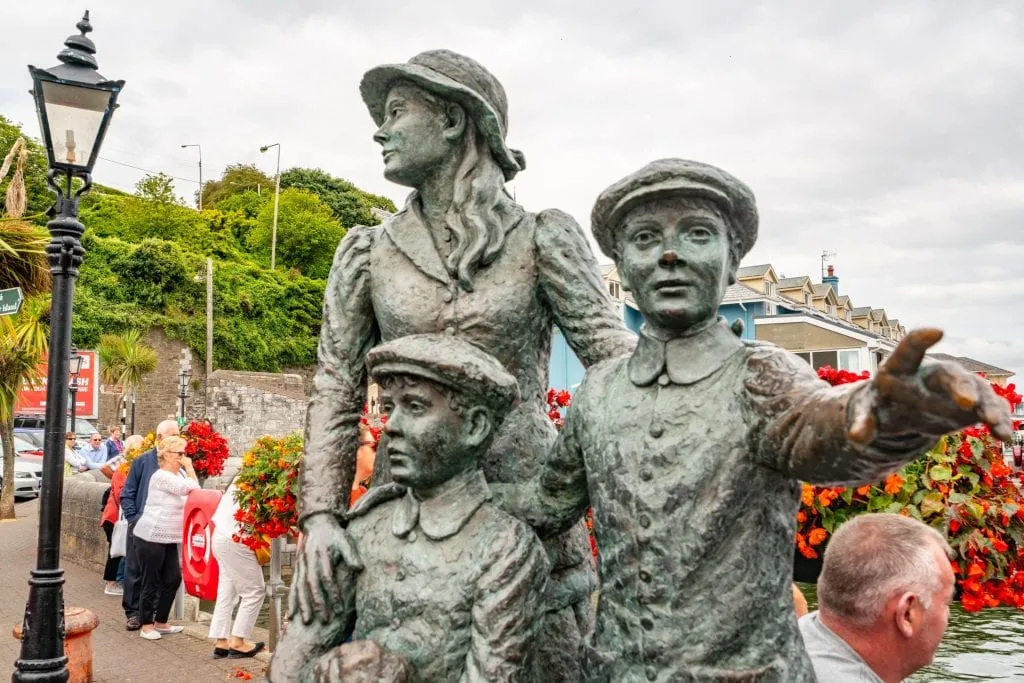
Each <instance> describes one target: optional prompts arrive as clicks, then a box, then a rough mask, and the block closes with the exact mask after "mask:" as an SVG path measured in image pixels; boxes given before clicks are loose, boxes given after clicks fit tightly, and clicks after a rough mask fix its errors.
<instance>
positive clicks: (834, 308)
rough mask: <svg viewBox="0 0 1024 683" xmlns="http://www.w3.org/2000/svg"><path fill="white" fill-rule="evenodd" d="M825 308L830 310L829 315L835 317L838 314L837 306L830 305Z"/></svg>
mask: <svg viewBox="0 0 1024 683" xmlns="http://www.w3.org/2000/svg"><path fill="white" fill-rule="evenodd" d="M825 308H826V309H827V310H828V314H829V315H835V314H836V306H835V304H829V305H828V306H826V307H825Z"/></svg>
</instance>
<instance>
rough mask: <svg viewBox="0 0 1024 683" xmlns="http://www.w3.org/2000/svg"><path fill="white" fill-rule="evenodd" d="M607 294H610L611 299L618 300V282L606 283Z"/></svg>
mask: <svg viewBox="0 0 1024 683" xmlns="http://www.w3.org/2000/svg"><path fill="white" fill-rule="evenodd" d="M608 293H609V294H611V295H612V297H613V298H615V299H618V298H619V283H618V282H609V283H608Z"/></svg>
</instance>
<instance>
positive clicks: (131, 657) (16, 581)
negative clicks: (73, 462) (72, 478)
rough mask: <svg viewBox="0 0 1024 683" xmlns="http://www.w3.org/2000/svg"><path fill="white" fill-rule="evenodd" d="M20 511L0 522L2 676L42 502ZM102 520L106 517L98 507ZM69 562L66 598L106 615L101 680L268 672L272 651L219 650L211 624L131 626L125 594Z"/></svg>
mask: <svg viewBox="0 0 1024 683" xmlns="http://www.w3.org/2000/svg"><path fill="white" fill-rule="evenodd" d="M17 513H18V519H17V520H14V521H7V522H0V558H2V559H0V586H3V590H0V680H10V676H11V673H12V672H13V671H14V661H15V660H16V659H17V658H18V655H19V654H20V643H19V641H16V640H15V639H14V637H13V636H12V635H11V629H12V627H13V626H14V625H15V624H20V623H21V621H22V618H23V617H24V613H25V601H26V600H27V598H28V576H29V570H31V569H32V568H34V567H35V557H36V553H35V548H36V538H37V534H38V524H39V514H38V513H39V503H38V502H37V501H30V502H25V503H18V504H17ZM96 523H97V524H99V515H98V513H97V520H96ZM62 566H63V568H64V577H65V584H64V603H65V605H66V606H68V607H85V608H87V609H89V610H91V611H92V612H94V613H95V614H96V616H97V617H99V620H100V625H99V627H98V628H97V629H96V630H95V631H93V632H92V635H93V671H94V673H95V680H96V681H137V682H143V681H145V682H147V683H148V682H150V681H153V682H158V681H161V682H162V681H187V682H189V683H200V682H204V681H223V680H241V679H243V678H245V677H246V675H248V676H249V677H251V679H252V680H254V681H260V680H263V679H264V671H265V668H266V663H265V658H262V657H261V658H260V659H234V660H232V659H220V660H215V659H213V658H212V654H213V641H210V640H205V635H206V625H205V624H191V625H188V627H187V628H186V632H185V633H182V634H180V635H173V636H165V637H164V638H163V639H161V640H158V641H148V640H144V639H142V638H140V637H139V634H138V631H126V630H125V628H124V613H123V612H122V611H121V598H120V596H113V595H104V593H103V580H102V577H101V576H100V575H98V574H96V573H95V572H93V571H91V570H88V569H85V568H83V567H79V566H78V565H75V564H71V563H62Z"/></svg>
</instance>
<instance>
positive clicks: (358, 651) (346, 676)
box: [313, 640, 412, 683]
mask: <svg viewBox="0 0 1024 683" xmlns="http://www.w3.org/2000/svg"><path fill="white" fill-rule="evenodd" d="M410 676H412V667H411V666H410V665H409V660H408V659H406V658H405V657H404V656H402V655H400V654H397V653H395V652H392V651H390V650H385V649H384V648H382V647H381V646H380V645H378V644H377V643H375V642H373V641H372V640H354V641H352V642H351V643H345V644H344V645H339V646H338V647H335V648H334V649H332V650H331V651H330V652H328V653H327V654H325V655H324V656H322V657H321V658H320V659H319V661H317V663H316V666H315V667H313V680H314V681H315V682H316V683H338V682H339V681H341V682H342V683H406V681H408V680H409V678H410Z"/></svg>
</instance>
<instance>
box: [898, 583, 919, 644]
mask: <svg viewBox="0 0 1024 683" xmlns="http://www.w3.org/2000/svg"><path fill="white" fill-rule="evenodd" d="M895 600H896V609H895V610H894V612H893V619H895V620H896V629H897V630H898V631H899V632H900V633H901V634H903V637H904V638H913V637H914V633H916V632H917V627H918V623H917V622H918V618H919V615H918V613H919V612H920V611H921V609H922V608H923V607H924V606H923V605H922V604H921V599H920V598H918V597H917V595H915V594H914V593H902V594H900V595H899V596H898V597H897V598H895Z"/></svg>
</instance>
